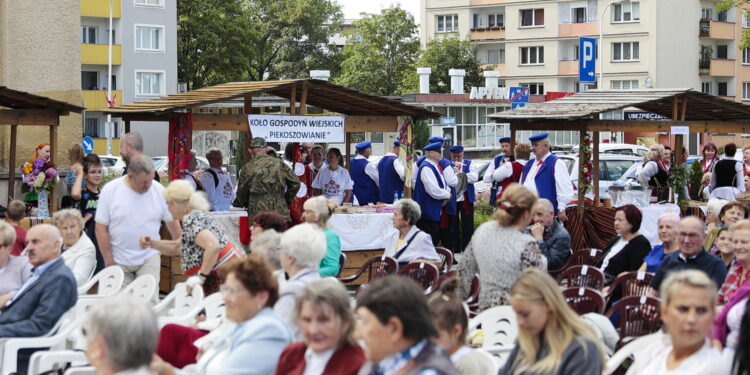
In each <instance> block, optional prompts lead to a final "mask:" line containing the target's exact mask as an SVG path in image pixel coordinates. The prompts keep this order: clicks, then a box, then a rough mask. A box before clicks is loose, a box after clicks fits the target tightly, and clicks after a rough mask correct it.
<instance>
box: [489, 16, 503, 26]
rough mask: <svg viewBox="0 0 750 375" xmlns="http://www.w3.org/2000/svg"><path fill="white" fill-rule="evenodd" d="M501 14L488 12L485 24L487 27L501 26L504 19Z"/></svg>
mask: <svg viewBox="0 0 750 375" xmlns="http://www.w3.org/2000/svg"><path fill="white" fill-rule="evenodd" d="M503 16H504V15H503V14H490V15H489V16H487V26H488V27H495V26H498V27H501V26H505V21H504V19H503Z"/></svg>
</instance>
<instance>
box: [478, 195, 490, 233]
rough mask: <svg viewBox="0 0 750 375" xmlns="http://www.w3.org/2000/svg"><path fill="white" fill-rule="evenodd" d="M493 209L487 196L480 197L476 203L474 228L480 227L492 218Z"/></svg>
mask: <svg viewBox="0 0 750 375" xmlns="http://www.w3.org/2000/svg"><path fill="white" fill-rule="evenodd" d="M492 214H493V209H492V206H490V204H489V203H487V198H484V199H482V198H478V201H477V203H475V204H474V229H477V228H479V226H480V225H482V224H484V223H485V222H487V221H489V220H492Z"/></svg>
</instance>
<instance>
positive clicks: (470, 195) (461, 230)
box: [450, 145, 479, 252]
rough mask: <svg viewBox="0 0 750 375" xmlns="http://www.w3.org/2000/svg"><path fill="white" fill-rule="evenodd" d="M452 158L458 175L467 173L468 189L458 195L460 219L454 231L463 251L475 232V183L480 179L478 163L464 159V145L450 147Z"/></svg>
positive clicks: (459, 249)
mask: <svg viewBox="0 0 750 375" xmlns="http://www.w3.org/2000/svg"><path fill="white" fill-rule="evenodd" d="M450 151H451V159H453V164H454V165H455V168H456V173H457V174H458V175H461V174H465V175H466V182H467V185H466V190H465V191H464V192H462V193H460V192H457V193H460V194H458V195H457V196H456V204H457V206H456V209H457V211H458V216H457V218H458V220H456V222H455V223H454V226H453V233H454V235H455V236H456V245H457V247H458V248H457V249H455V250H454V252H461V251H463V249H465V248H466V245H468V244H469V240H471V236H472V235H473V234H474V183H475V182H477V180H479V173H478V172H477V168H476V165H475V164H474V163H472V162H471V160H469V159H464V146H461V145H457V146H453V147H451V148H450Z"/></svg>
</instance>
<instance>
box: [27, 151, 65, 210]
mask: <svg viewBox="0 0 750 375" xmlns="http://www.w3.org/2000/svg"><path fill="white" fill-rule="evenodd" d="M21 174H23V183H24V184H25V185H26V186H28V187H29V190H30V191H34V192H36V193H37V194H38V195H37V202H38V205H37V214H36V216H37V217H40V218H46V217H49V201H48V195H49V192H50V191H51V190H52V188H54V187H55V183H57V170H56V169H55V165H54V164H53V163H52V162H49V161H44V159H36V160H34V161H33V162H27V163H26V164H24V165H23V166H22V167H21Z"/></svg>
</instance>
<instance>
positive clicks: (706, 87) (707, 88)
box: [701, 82, 713, 95]
mask: <svg viewBox="0 0 750 375" xmlns="http://www.w3.org/2000/svg"><path fill="white" fill-rule="evenodd" d="M701 92H702V93H704V94H709V95H712V93H713V91H712V90H711V82H701Z"/></svg>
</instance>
